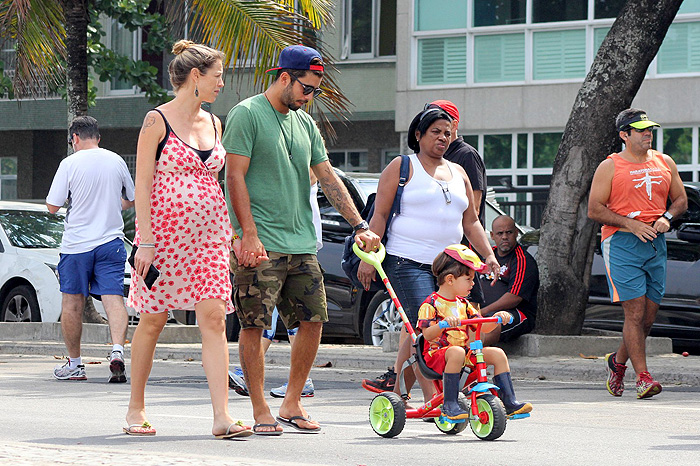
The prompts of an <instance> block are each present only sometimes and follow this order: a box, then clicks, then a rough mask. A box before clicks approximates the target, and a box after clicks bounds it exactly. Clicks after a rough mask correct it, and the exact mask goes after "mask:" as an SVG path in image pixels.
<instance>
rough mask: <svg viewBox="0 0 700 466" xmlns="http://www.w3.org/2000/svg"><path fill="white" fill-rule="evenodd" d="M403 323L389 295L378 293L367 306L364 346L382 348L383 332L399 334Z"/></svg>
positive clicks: (363, 330)
mask: <svg viewBox="0 0 700 466" xmlns="http://www.w3.org/2000/svg"><path fill="white" fill-rule="evenodd" d="M402 326H403V322H402V321H401V315H400V314H399V311H398V310H397V309H396V306H395V305H394V302H393V301H392V300H391V297H390V296H389V293H387V292H386V291H380V292H378V293H377V294H375V295H374V297H373V298H372V301H370V302H369V305H368V306H367V312H366V313H365V320H364V323H363V324H362V334H363V339H364V342H365V345H374V346H382V340H384V332H399V331H401V327H402Z"/></svg>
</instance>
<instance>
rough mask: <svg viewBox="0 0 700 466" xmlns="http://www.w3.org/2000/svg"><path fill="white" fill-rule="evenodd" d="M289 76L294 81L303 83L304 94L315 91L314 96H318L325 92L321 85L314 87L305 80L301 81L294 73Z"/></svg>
mask: <svg viewBox="0 0 700 466" xmlns="http://www.w3.org/2000/svg"><path fill="white" fill-rule="evenodd" d="M289 78H290V79H291V80H292V81H296V82H298V83H299V84H301V88H302V92H303V93H304V95H309V94H311V93H313V95H314V97H318V96H319V95H320V94H321V93H322V92H323V90H322V89H321V88H319V87H313V86H309V85H308V84H304V83H303V82H301V81H299V78H297V77H296V76H294V75H292V74H290V75H289Z"/></svg>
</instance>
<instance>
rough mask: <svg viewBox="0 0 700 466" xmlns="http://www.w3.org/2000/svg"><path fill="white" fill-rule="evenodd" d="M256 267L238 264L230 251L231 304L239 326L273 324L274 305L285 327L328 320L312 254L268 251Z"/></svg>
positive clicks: (258, 326)
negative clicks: (266, 257)
mask: <svg viewBox="0 0 700 466" xmlns="http://www.w3.org/2000/svg"><path fill="white" fill-rule="evenodd" d="M267 255H268V257H269V258H270V260H267V261H263V262H262V263H261V264H260V265H258V266H257V267H241V266H240V265H238V259H236V256H235V254H233V253H231V270H232V271H233V285H234V288H233V303H234V305H235V306H236V313H237V314H238V320H239V321H240V323H241V328H262V329H266V330H269V329H270V328H271V326H272V313H273V311H274V309H275V306H277V310H278V312H279V315H280V318H281V319H282V323H283V324H284V326H285V327H287V328H288V329H295V328H297V327H299V323H300V322H328V309H327V307H326V290H325V288H324V286H323V273H322V271H321V266H320V265H319V263H318V260H317V259H316V255H315V254H281V253H278V252H270V251H268V253H267Z"/></svg>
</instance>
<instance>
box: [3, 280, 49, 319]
mask: <svg viewBox="0 0 700 466" xmlns="http://www.w3.org/2000/svg"><path fill="white" fill-rule="evenodd" d="M0 321H1V322H41V312H40V311H39V302H38V301H37V299H36V293H35V292H34V290H33V289H32V287H31V286H28V285H20V286H17V287H15V288H13V289H11V290H10V292H9V293H8V294H7V297H5V301H4V302H3V303H2V309H0Z"/></svg>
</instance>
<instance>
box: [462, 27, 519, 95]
mask: <svg viewBox="0 0 700 466" xmlns="http://www.w3.org/2000/svg"><path fill="white" fill-rule="evenodd" d="M523 80H525V34H498V35H488V36H476V37H475V38H474V81H475V82H477V83H485V82H502V81H523Z"/></svg>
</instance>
